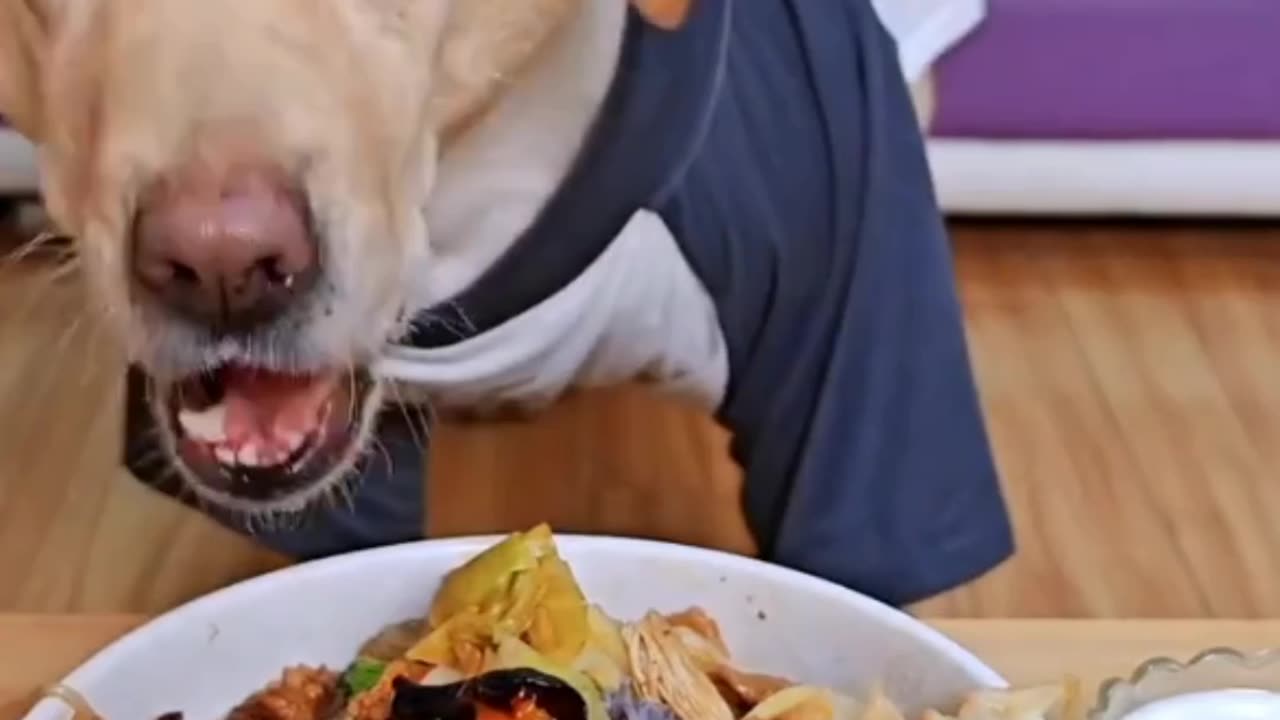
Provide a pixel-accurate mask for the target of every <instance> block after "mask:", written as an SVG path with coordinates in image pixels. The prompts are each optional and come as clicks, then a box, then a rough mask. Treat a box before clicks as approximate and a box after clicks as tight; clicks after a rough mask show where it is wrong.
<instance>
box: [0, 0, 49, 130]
mask: <svg viewBox="0 0 1280 720" xmlns="http://www.w3.org/2000/svg"><path fill="white" fill-rule="evenodd" d="M30 2H31V0H0V116H3V117H4V119H5V120H7V121H8V122H9V124H10V125H12V126H13V127H14V128H16V129H17V130H18V132H20V133H22V134H24V135H26V136H27V137H29V138H32V139H37V137H38V135H39V131H40V127H41V124H42V123H41V117H40V115H41V112H42V106H43V102H42V99H41V95H42V92H41V88H40V75H41V65H42V57H43V55H44V39H43V38H44V29H43V27H42V24H41V22H40V19H39V17H38V16H37V15H36V13H35V11H34V10H33V9H32V7H31V5H30V4H29V3H30Z"/></svg>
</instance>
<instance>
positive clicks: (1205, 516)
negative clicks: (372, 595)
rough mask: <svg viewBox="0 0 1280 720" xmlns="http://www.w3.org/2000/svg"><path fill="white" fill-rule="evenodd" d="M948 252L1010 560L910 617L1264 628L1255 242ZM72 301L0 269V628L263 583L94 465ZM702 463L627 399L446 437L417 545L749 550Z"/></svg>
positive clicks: (1099, 242) (97, 374)
mask: <svg viewBox="0 0 1280 720" xmlns="http://www.w3.org/2000/svg"><path fill="white" fill-rule="evenodd" d="M956 234H957V238H958V241H957V251H958V265H959V272H960V275H961V278H962V281H963V282H962V284H963V291H964V299H965V302H966V305H967V310H968V316H969V323H970V335H971V338H972V341H973V353H974V357H975V361H976V365H977V368H978V372H979V374H980V380H981V385H982V390H983V396H984V402H985V405H986V409H987V411H988V413H989V417H990V423H991V430H992V433H993V438H994V442H995V445H996V447H997V452H998V458H999V464H1000V467H1001V469H1002V471H1003V474H1004V481H1005V484H1006V487H1007V491H1008V496H1009V501H1010V504H1011V507H1012V509H1013V512H1014V515H1015V521H1016V525H1017V534H1018V539H1019V543H1020V550H1019V553H1018V555H1017V557H1016V558H1015V559H1013V560H1012V561H1010V562H1009V563H1007V564H1006V565H1004V566H1003V567H1001V568H1000V569H999V570H997V571H996V572H994V573H992V574H991V575H990V576H988V577H986V578H983V579H982V580H980V581H978V582H976V583H974V584H973V585H971V586H969V587H966V588H963V589H961V590H958V591H956V592H954V593H952V594H951V595H949V596H946V597H943V598H939V599H936V600H934V601H931V602H929V603H926V604H925V605H924V606H922V607H921V608H919V610H920V612H922V613H924V614H931V615H948V616H1020V617H1027V616H1054V615H1062V616H1108V617H1125V616H1151V617H1157V616H1158V617H1168V616H1232V617H1256V616H1273V617H1276V616H1280V582H1277V581H1276V576H1277V573H1280V521H1278V519H1280V477H1277V471H1276V468H1278V467H1280V230H1275V229H1271V230H1268V229H1256V228H1255V229H1240V228H1234V229H1233V228H1229V227H1170V226H1158V227H1119V226H1109V227H1108V226H1091V225H1075V226H1071V225H1056V226H1048V227H1038V226H1033V225H1022V226H1019V225H987V226H963V227H960V228H958V229H957V233H956ZM80 302H81V299H80V297H79V295H78V292H77V291H76V290H75V285H74V283H64V284H62V285H51V284H50V283H48V282H47V281H45V280H42V279H39V278H37V277H36V276H35V275H34V274H33V272H32V271H31V270H30V269H29V268H11V269H9V270H6V271H3V272H2V273H0V413H3V417H5V418H6V420H5V423H4V432H2V433H0V579H2V580H0V610H6V609H22V610H33V611H66V610H121V611H124V610H144V611H147V610H159V609H163V608H167V607H169V606H172V605H174V604H175V603H178V602H181V601H183V600H186V599H188V598H191V597H192V596H194V595H197V594H199V593H202V592H205V591H208V590H211V589H214V588H217V587H219V586H222V585H224V584H226V583H229V582H232V581H234V580H237V579H239V578H243V577H246V576H250V575H253V574H255V573H259V572H262V571H264V570H266V569H269V568H272V567H275V566H277V565H279V564H280V562H281V561H280V560H279V559H277V558H274V557H271V556H270V555H268V554H266V553H263V552H261V551H258V550H256V549H255V548H254V547H253V546H252V545H251V544H250V543H249V542H246V541H245V540H243V539H241V538H238V537H235V536H233V535H231V534H229V533H227V532H224V531H222V530H220V529H218V528H215V527H214V526H213V525H212V524H210V523H208V522H206V521H204V520H203V519H202V518H200V517H198V516H196V515H194V514H193V513H190V512H188V511H186V510H184V509H181V508H179V507H177V506H175V505H174V504H171V503H169V502H167V501H165V500H162V499H160V498H157V497H154V496H152V495H150V494H149V493H148V491H146V490H143V489H142V488H140V487H138V486H137V485H136V484H135V483H133V482H131V481H130V480H129V479H128V478H127V477H126V476H125V475H124V474H123V473H122V472H121V471H120V470H119V469H117V466H116V462H115V460H116V455H115V453H116V447H117V442H118V433H119V400H118V392H119V387H118V384H117V379H118V377H119V374H120V365H119V360H118V358H116V357H115V355H114V354H113V353H112V351H111V349H110V346H109V344H108V343H107V342H106V340H105V339H104V338H102V337H101V333H98V332H96V331H95V329H94V328H93V327H91V326H90V324H89V323H87V322H82V321H78V320H77V318H78V317H80V313H79V308H80ZM724 447H725V443H724V438H723V437H722V436H721V435H720V433H719V432H718V431H716V430H715V429H713V428H710V427H709V426H708V424H707V423H706V422H705V421H704V420H702V419H701V418H699V417H697V416H694V415H691V414H689V413H686V412H684V411H683V410H681V409H680V408H677V407H674V406H671V405H667V404H663V403H661V402H659V401H657V400H655V399H653V398H650V397H648V396H646V395H645V394H644V393H643V392H639V391H620V392H613V393H604V394H595V395H592V396H589V397H578V398H573V399H570V400H569V401H567V402H565V403H564V404H563V405H562V406H561V407H558V408H556V409H555V410H554V411H553V412H551V414H550V415H549V416H547V417H545V418H543V419H541V420H539V421H537V422H534V423H529V424H513V425H498V426H469V427H447V428H444V429H442V430H440V431H439V432H438V435H437V450H436V464H435V467H434V476H433V481H432V484H431V499H432V517H431V524H432V527H433V530H434V532H435V533H436V534H457V533H464V532H475V531H492V530H501V529H510V528H515V527H521V526H525V525H529V524H532V523H535V522H537V521H540V520H544V519H545V520H549V521H551V522H552V523H554V524H555V525H556V526H558V527H560V528H563V529H566V530H596V531H607V532H614V533H626V534H634V535H644V536H654V537H662V538H671V539H677V540H682V541H687V542H691V543H698V544H704V545H711V546H717V547H724V548H729V549H733V550H738V551H749V550H750V542H749V540H748V539H747V537H746V533H745V530H744V528H743V525H742V522H741V519H740V517H739V516H738V513H737V509H736V484H737V477H736V473H735V471H734V469H733V468H732V467H731V466H730V465H729V464H728V463H727V462H726V460H725V452H724ZM854 550H856V549H854Z"/></svg>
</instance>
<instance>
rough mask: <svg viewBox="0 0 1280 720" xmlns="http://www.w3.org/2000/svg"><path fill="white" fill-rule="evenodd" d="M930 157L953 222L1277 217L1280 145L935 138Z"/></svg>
mask: <svg viewBox="0 0 1280 720" xmlns="http://www.w3.org/2000/svg"><path fill="white" fill-rule="evenodd" d="M929 159H930V163H931V165H932V167H933V174H934V180H935V183H936V185H937V189H938V196H939V201H940V202H941V204H942V207H943V209H944V210H945V211H946V212H947V213H949V214H953V215H975V216H981V215H987V216H991V215H1052V216H1063V215H1117V216H1138V217H1141V216H1150V217H1170V216H1184V217H1190V216H1204V217H1210V216H1213V217H1238V218H1266V217H1280V141H1277V142H1225V141H1223V142H1217V141H1206V142H1187V141H1170V142H1137V141H1116V142H1088V141H1075V142H1070V141H1067V142H1063V141H1005V140H989V141H987V140H958V139H950V138H946V139H941V138H934V139H931V140H930V141H929Z"/></svg>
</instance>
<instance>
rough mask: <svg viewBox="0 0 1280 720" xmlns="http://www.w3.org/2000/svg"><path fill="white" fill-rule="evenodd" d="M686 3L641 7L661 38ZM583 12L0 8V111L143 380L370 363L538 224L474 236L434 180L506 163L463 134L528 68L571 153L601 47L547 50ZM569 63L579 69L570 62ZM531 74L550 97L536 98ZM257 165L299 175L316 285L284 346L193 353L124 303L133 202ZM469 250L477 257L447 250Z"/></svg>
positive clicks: (561, 2) (161, 3)
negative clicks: (225, 367)
mask: <svg viewBox="0 0 1280 720" xmlns="http://www.w3.org/2000/svg"><path fill="white" fill-rule="evenodd" d="M684 4H685V3H683V2H676V3H672V2H670V0H666V1H648V0H646V1H643V2H642V1H639V0H637V5H638V7H640V9H641V10H642V11H645V12H646V13H648V16H649V17H651V18H652V19H653V20H654V21H655V22H659V23H666V24H672V23H676V22H678V21H679V19H680V18H681V17H682V14H683V6H684ZM582 5H583V0H522V2H511V0H449V1H443V0H442V2H437V3H419V2H413V1H411V0H358V1H357V2H349V1H348V0H253V2H248V1H245V2H234V3H207V2H198V1H197V0H0V111H2V112H3V113H4V114H5V115H7V116H8V117H9V118H10V119H11V121H12V122H13V123H14V124H15V126H16V127H18V128H19V129H20V130H21V131H23V132H24V133H25V134H27V135H28V136H29V137H31V138H33V139H34V140H36V141H37V142H38V143H39V147H40V154H41V172H42V190H43V194H44V197H45V200H46V203H47V204H48V207H49V210H50V214H51V216H52V218H53V221H54V222H55V223H56V224H57V225H58V226H59V227H60V228H61V229H62V230H64V231H65V232H67V233H69V234H71V235H73V236H75V237H77V238H78V239H79V241H80V249H81V252H82V257H83V261H84V266H85V269H86V271H87V277H88V278H89V279H90V281H91V283H92V285H93V291H94V293H95V297H96V298H97V299H98V300H99V301H100V304H101V306H102V307H103V308H105V309H106V310H107V311H108V316H109V317H110V318H111V319H112V320H113V321H114V325H115V326H116V328H117V329H118V330H120V331H121V333H122V335H123V336H124V337H125V338H126V339H127V340H128V341H129V346H130V348H131V351H132V355H133V356H134V357H135V358H136V359H138V360H139V361H140V362H142V363H143V364H144V365H145V366H147V367H148V369H149V370H152V371H154V372H155V373H157V374H159V375H173V374H180V373H182V372H189V371H190V370H191V369H192V368H194V367H197V366H199V365H202V364H208V363H209V362H216V361H218V360H220V359H225V358H226V357H231V356H235V355H237V354H251V353H253V352H257V353H259V354H260V355H261V357H256V358H255V361H258V362H262V363H263V364H269V365H287V366H293V367H318V366H324V365H339V366H340V365H345V364H351V363H362V362H368V361H369V360H370V359H371V358H372V357H374V356H375V355H376V354H377V352H378V351H379V349H380V347H381V345H382V343H383V342H385V341H386V340H387V339H388V338H389V337H391V336H393V335H394V334H395V333H396V332H397V329H398V328H399V327H400V325H399V321H400V320H401V319H402V317H403V314H404V312H405V311H406V310H413V309H415V308H413V307H406V306H409V305H419V304H421V303H425V302H431V301H434V300H438V299H440V298H441V297H444V296H446V295H448V294H450V293H451V292H453V291H456V290H457V289H459V287H460V286H461V285H462V284H465V283H466V282H467V281H468V280H469V278H470V277H473V276H474V274H475V273H476V272H478V270H477V267H478V266H480V265H483V264H484V263H485V262H486V261H488V260H491V259H492V258H493V257H495V256H496V255H497V254H498V253H500V252H501V249H502V247H503V243H505V242H508V241H509V240H510V239H511V238H514V236H515V234H517V233H518V231H519V229H520V228H519V225H520V223H521V222H527V219H528V218H529V217H531V216H532V212H536V208H532V210H530V209H529V208H522V209H521V210H520V211H519V212H515V213H512V214H510V217H509V218H507V219H505V220H502V221H489V220H485V219H482V220H481V222H482V223H484V222H491V223H492V226H491V227H488V228H478V227H475V226H474V225H473V226H470V227H468V226H467V223H468V220H466V219H463V220H461V221H459V219H458V218H459V216H460V215H462V214H465V213H466V209H463V208H462V206H463V205H466V203H467V201H466V200H465V199H462V198H464V197H465V196H466V195H468V194H469V193H471V190H470V189H469V188H467V189H463V190H456V191H451V190H450V182H451V181H453V180H454V179H456V180H457V183H458V184H459V185H460V186H467V185H468V182H469V178H474V177H475V176H474V175H468V171H467V168H466V167H465V166H467V165H471V166H473V167H478V166H480V165H493V164H495V163H506V164H508V165H511V164H518V161H515V162H513V161H509V160H508V159H506V158H503V157H501V154H500V153H495V152H494V151H493V150H491V149H485V148H482V147H480V146H481V145H482V144H483V143H480V142H479V141H478V140H477V139H476V138H478V137H485V138H492V137H493V136H494V134H495V128H494V124H495V121H494V120H493V119H492V118H491V116H492V115H493V113H491V112H490V110H491V108H492V107H493V106H494V104H495V103H500V102H501V101H502V100H503V99H505V98H506V97H507V96H511V95H517V96H518V95H520V94H521V92H522V88H523V89H524V90H523V93H524V96H525V97H524V100H525V105H526V106H527V105H528V101H529V100H530V98H529V97H528V96H529V93H530V91H529V90H528V87H529V83H528V82H526V80H527V78H528V77H529V76H531V75H534V76H536V75H537V74H538V73H539V72H540V71H541V73H542V75H543V77H544V80H543V83H542V85H543V87H549V88H550V93H551V94H552V95H556V97H544V98H541V100H542V102H541V104H540V107H541V108H543V109H544V110H550V111H551V112H552V113H553V114H554V113H556V112H558V116H557V117H554V118H545V119H544V120H545V122H544V123H543V124H542V127H543V128H544V129H545V128H546V127H547V125H546V123H547V122H552V123H555V122H558V123H562V126H561V127H559V128H558V132H559V133H560V135H562V136H564V137H565V138H566V140H565V142H564V143H560V144H559V146H560V148H561V149H560V150H558V151H557V152H560V153H571V152H572V151H573V148H574V147H575V145H574V143H575V142H576V139H575V138H573V137H572V136H573V135H580V134H581V133H583V132H585V127H586V123H587V122H589V119H590V117H591V114H592V112H593V110H594V107H593V103H594V102H598V98H599V96H600V95H601V94H602V93H603V87H604V85H605V84H606V83H607V77H605V75H604V73H606V72H607V71H608V69H609V68H611V65H610V64H609V63H608V61H607V54H608V53H609V52H610V51H611V50H610V48H609V47H608V44H607V43H606V44H601V43H599V42H598V36H592V35H590V34H585V35H584V34H583V33H578V37H577V38H576V40H575V42H580V43H585V44H586V45H585V46H584V47H587V48H589V49H590V50H591V52H592V53H593V54H592V55H590V56H584V55H583V54H582V53H581V52H580V51H577V50H574V49H566V48H564V47H557V43H556V36H557V34H558V32H559V31H560V30H561V29H562V28H563V27H564V26H565V25H566V24H567V23H568V22H569V20H571V19H572V18H573V17H574V16H575V15H577V14H579V13H581V12H582ZM613 40H616V38H613ZM575 52H576V53H577V54H576V57H577V59H578V60H579V61H581V63H580V64H577V65H576V66H574V67H569V66H567V65H566V57H567V56H573V55H574V54H575ZM597 55H598V57H597ZM598 59H603V60H604V62H602V63H596V62H595V61H596V60H598ZM548 64H556V69H555V70H554V71H552V72H553V75H554V77H556V78H557V81H556V82H551V83H547V82H546V77H547V73H548V71H547V70H546V66H547V65H548ZM575 74H576V75H579V76H581V77H582V78H584V81H583V82H579V81H578V79H577V78H576V77H575ZM561 83H563V84H561ZM574 95H577V97H576V98H574ZM532 100H534V101H536V100H538V98H532ZM566 101H567V102H569V103H571V105H570V106H567V107H568V109H561V110H558V111H557V110H555V108H557V107H560V106H561V105H562V104H563V103H564V102H566ZM498 122H502V121H498ZM528 127H532V125H530V126H528ZM504 129H505V130H509V129H510V127H509V123H508V124H507V125H504ZM486 143H487V141H486ZM522 144H526V145H527V143H522ZM507 145H508V147H509V146H510V143H509V142H508V143H507ZM442 146H448V147H449V148H451V149H453V148H456V153H455V152H445V153H444V154H443V157H444V158H445V160H444V162H445V166H446V167H445V169H444V172H443V176H442V177H437V165H438V163H439V162H440V159H441V157H442V153H441V147H442ZM255 162H262V163H274V164H276V165H279V166H281V167H283V168H284V169H285V170H286V171H288V172H292V173H296V174H297V175H298V176H299V177H300V178H301V180H302V182H303V185H304V187H305V188H306V190H307V192H308V195H309V198H310V203H311V209H312V211H313V213H314V214H315V216H316V220H317V223H318V226H319V227H320V230H321V235H322V238H321V243H322V255H323V257H324V260H325V267H326V268H327V277H326V280H327V284H328V286H329V287H330V290H329V291H328V292H327V293H324V294H322V296H321V297H319V298H318V299H317V300H316V302H314V303H313V304H312V307H309V308H305V309H304V310H303V311H302V312H305V318H304V321H303V322H301V323H299V324H298V326H299V327H300V328H301V331H300V332H299V333H298V334H297V336H296V337H292V338H290V339H289V340H288V341H287V342H284V341H281V340H280V339H279V338H278V337H270V338H257V339H256V341H257V342H256V343H255V344H254V345H255V347H246V346H241V345H235V344H231V345H226V346H222V347H217V348H208V347H202V345H203V344H204V343H202V340H201V339H200V338H199V337H196V336H194V335H193V334H192V333H190V332H186V331H184V330H182V329H179V328H172V327H168V326H167V325H166V323H165V322H164V321H163V320H162V319H161V318H160V317H159V316H158V315H156V314H155V313H152V312H151V311H150V309H149V308H147V307H146V305H145V304H144V303H139V302H135V301H133V300H132V298H131V293H130V284H129V274H128V272H127V265H126V263H127V251H128V237H129V230H130V222H131V218H132V213H133V210H134V208H135V205H136V202H137V199H138V197H139V195H140V194H141V193H143V192H144V191H146V189H147V188H148V187H150V186H153V185H155V184H157V183H180V182H181V181H182V174H183V172H184V170H185V169H187V168H191V167H193V166H194V167H199V168H201V169H202V170H208V169H212V170H214V171H216V170H217V169H218V168H219V167H220V164H224V163H255ZM551 165H552V166H561V167H563V166H565V165H567V161H565V162H559V161H557V162H553V163H551ZM558 179H559V178H558V177H546V178H545V183H546V185H547V187H545V188H538V190H537V192H533V193H530V196H529V197H528V198H520V199H517V201H516V203H515V204H516V205H528V204H529V203H534V204H536V203H538V202H540V199H541V198H545V196H546V195H547V194H548V193H549V192H550V191H551V188H553V187H554V185H555V183H556V182H557V181H558ZM543 180H544V179H543V178H540V179H539V180H538V181H537V182H539V183H541V182H542V181H543ZM528 182H529V180H527V179H526V181H525V184H526V185H527V184H528ZM499 192H511V189H510V188H508V189H506V190H501V189H500V190H499ZM436 198H441V199H439V200H437V199H436ZM451 198H452V199H455V200H457V199H462V200H460V201H459V202H457V203H453V204H452V205H451V203H450V202H449V200H450V199H451ZM428 203H430V204H431V205H432V208H431V214H432V215H433V216H435V217H438V218H440V222H441V223H442V224H443V225H444V226H446V227H447V228H448V229H447V230H446V231H444V232H442V237H441V240H440V242H439V243H437V242H436V241H435V239H434V237H433V236H432V234H431V233H429V232H428V224H427V217H426V213H425V212H424V206H425V205H426V204H428ZM466 245H472V246H474V247H475V248H476V251H475V252H474V253H470V252H463V251H461V250H460V247H462V246H466ZM435 255H439V256H440V262H439V263H438V264H437V263H435V262H433V256H435ZM462 256H466V257H467V258H468V259H467V260H459V258H460V257H462ZM424 269H426V273H425V274H424V272H423V270H424ZM411 296H412V297H411ZM264 347H265V348H267V350H266V351H263V350H262V348H264ZM195 348H199V352H198V353H197V352H196V351H195V350H194V349H195ZM210 353H212V355H210Z"/></svg>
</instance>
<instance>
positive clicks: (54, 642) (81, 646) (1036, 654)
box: [0, 614, 1280, 720]
mask: <svg viewBox="0 0 1280 720" xmlns="http://www.w3.org/2000/svg"><path fill="white" fill-rule="evenodd" d="M145 620H146V618H145V617H143V616H140V615H21V614H0V720H15V719H16V718H19V717H21V715H22V713H23V712H25V711H26V710H27V709H28V708H29V707H30V706H31V704H32V702H33V701H34V699H35V696H36V694H37V693H38V691H39V688H40V687H42V686H44V685H45V684H47V683H50V682H53V681H55V680H57V679H59V678H60V677H62V676H63V675H64V674H66V673H67V672H68V671H70V670H71V669H72V668H74V667H75V666H76V665H77V664H79V663H80V662H82V661H84V660H85V659H86V658H88V657H89V656H90V655H92V654H93V653H94V652H96V651H97V650H99V649H101V648H102V647H104V646H106V645H107V644H108V643H110V642H111V641H112V640H114V639H116V638H117V637H119V636H121V635H122V634H124V633H125V632H127V631H129V630H130V629H132V628H134V627H137V626H138V625H139V624H141V623H142V622H144V621H145ZM932 624H933V625H934V626H935V627H937V628H939V629H940V630H942V631H943V632H945V633H947V634H948V635H950V636H951V637H953V638H955V639H956V640H958V641H959V642H960V643H961V644H963V645H966V646H967V647H969V648H970V649H972V650H973V651H974V652H975V653H976V654H977V655H978V656H979V657H982V658H983V659H985V660H986V661H987V662H989V663H990V664H991V665H992V666H993V667H995V668H996V669H997V670H998V671H999V672H1000V673H1002V674H1003V675H1004V676H1005V677H1006V678H1008V679H1009V682H1011V683H1013V684H1015V685H1021V684H1031V683H1039V682H1045V681H1053V680H1057V679H1058V678H1060V677H1061V676H1062V675H1064V674H1068V673H1069V674H1074V675H1077V676H1079V677H1080V678H1082V679H1083V680H1085V681H1086V682H1088V683H1090V684H1096V683H1099V682H1101V681H1102V680H1105V679H1106V678H1108V677H1112V676H1116V675H1127V674H1128V673H1129V672H1130V671H1131V670H1132V669H1133V668H1134V667H1136V666H1137V665H1138V664H1140V663H1141V662H1143V661H1144V660H1147V659H1148V658H1151V657H1157V656H1164V657H1173V658H1176V659H1182V660H1185V659H1187V658H1188V657H1190V656H1192V655H1194V654H1196V653H1198V652H1200V651H1201V650H1204V649H1206V648H1210V647H1217V646H1230V647H1236V648H1240V649H1244V650H1253V649H1262V648H1267V647H1280V620H1275V621H1272V620H1256V621H1254V620H1240V621H1231V620H939V621H934V622H932Z"/></svg>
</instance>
